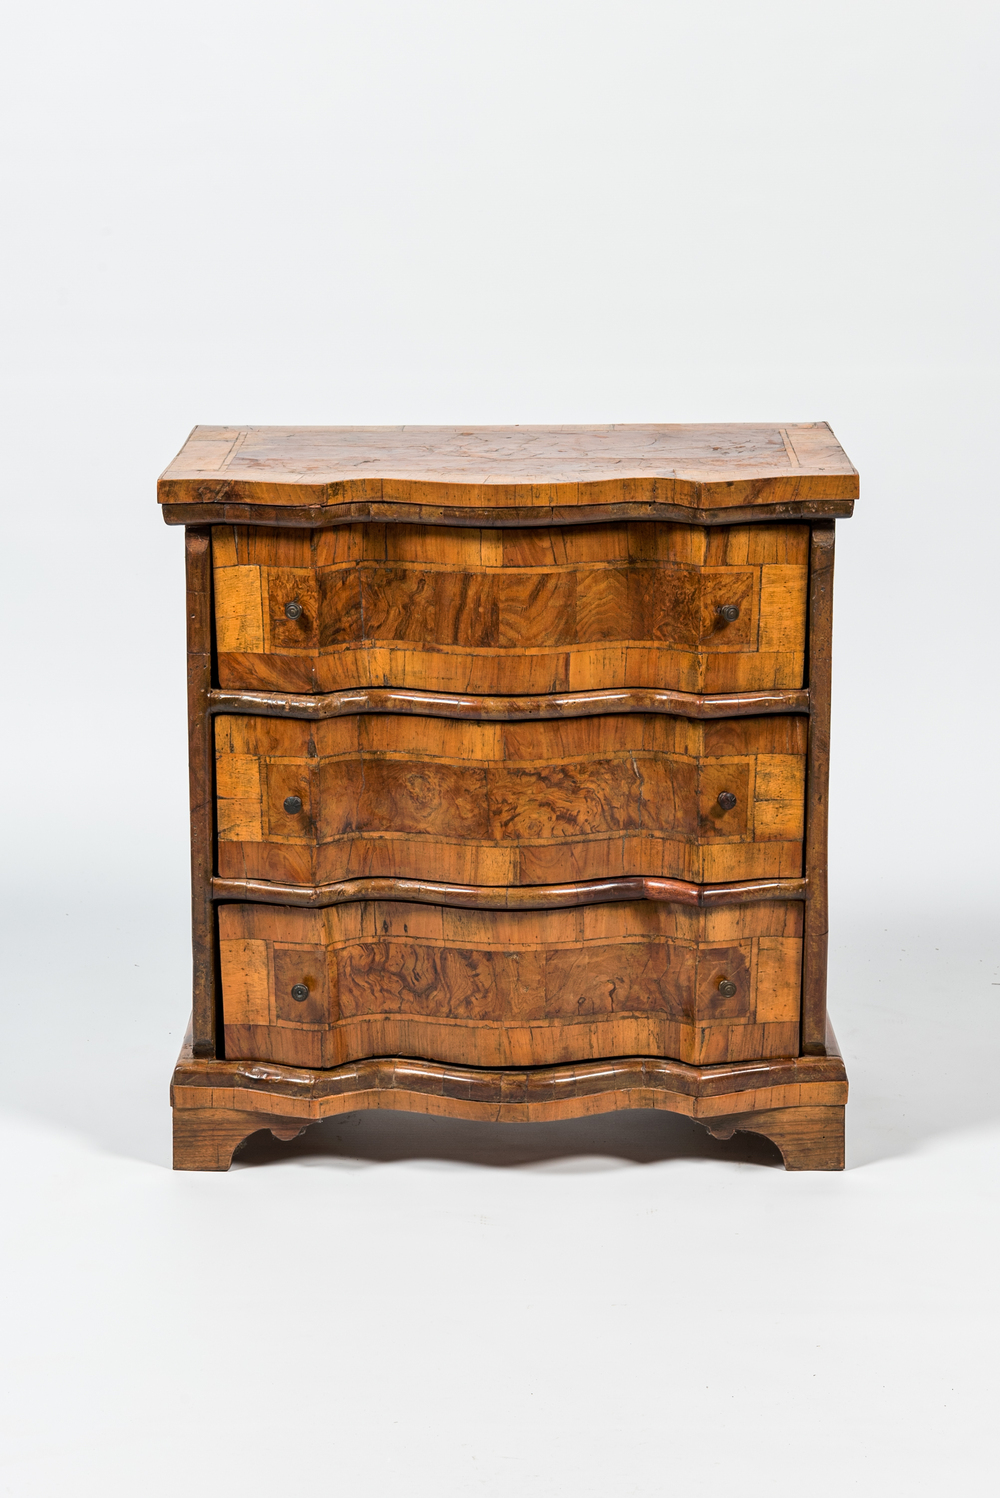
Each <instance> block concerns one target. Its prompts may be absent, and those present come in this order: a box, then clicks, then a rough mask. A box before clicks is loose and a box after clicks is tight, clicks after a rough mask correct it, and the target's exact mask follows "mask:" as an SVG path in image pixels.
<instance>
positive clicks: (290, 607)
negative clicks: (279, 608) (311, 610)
mask: <svg viewBox="0 0 1000 1498" xmlns="http://www.w3.org/2000/svg"><path fill="white" fill-rule="evenodd" d="M285 617H286V618H288V619H301V618H302V605H301V603H297V602H295V601H293V602H292V603H286V604H285Z"/></svg>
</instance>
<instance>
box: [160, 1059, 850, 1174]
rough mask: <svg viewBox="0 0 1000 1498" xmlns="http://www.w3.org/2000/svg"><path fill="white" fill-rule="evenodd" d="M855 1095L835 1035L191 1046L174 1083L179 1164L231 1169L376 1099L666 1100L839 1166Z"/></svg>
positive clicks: (550, 1113)
mask: <svg viewBox="0 0 1000 1498" xmlns="http://www.w3.org/2000/svg"><path fill="white" fill-rule="evenodd" d="M846 1101H847V1078H846V1073H845V1071H844V1067H843V1062H842V1061H841V1060H840V1056H839V1054H838V1053H837V1051H836V1046H835V1044H831V1046H830V1047H829V1053H828V1055H826V1056H824V1057H799V1058H792V1059H782V1060H776V1061H757V1062H753V1063H750V1064H743V1065H740V1064H736V1065H731V1066H712V1067H696V1066H689V1065H685V1064H683V1063H680V1062H675V1061H666V1060H659V1059H655V1058H652V1057H623V1058H619V1059H611V1060H602V1061H599V1062H591V1063H586V1062H585V1063H581V1064H578V1065H574V1066H562V1067H533V1068H530V1069H528V1070H515V1069H506V1070H502V1071H496V1070H484V1069H474V1068H471V1067H464V1066H448V1065H443V1064H441V1063H437V1062H432V1061H410V1060H406V1059H404V1058H398V1057H389V1058H380V1059H377V1060H364V1061H359V1062H353V1063H349V1064H347V1065H346V1066H341V1067H337V1068H335V1069H330V1070H322V1071H319V1070H311V1069H305V1068H293V1067H288V1066H279V1065H272V1064H262V1063H260V1062H252V1063H247V1062H242V1061H232V1060H230V1061H203V1060H198V1059H196V1058H194V1057H193V1056H192V1054H191V1051H190V1047H189V1046H185V1048H184V1049H183V1050H182V1052H181V1055H180V1058H179V1060H178V1063H177V1068H176V1070H175V1072H174V1078H173V1085H172V1087H171V1102H172V1104H173V1107H174V1130H175V1134H174V1138H175V1166H176V1168H177V1169H188V1170H205V1169H209V1170H225V1169H227V1168H228V1165H229V1162H230V1160H231V1159H232V1154H233V1150H234V1149H235V1148H236V1147H237V1146H238V1145H239V1143H241V1142H242V1140H243V1139H244V1138H246V1137H247V1135H249V1134H251V1133H253V1132H254V1131H255V1130H258V1129H263V1128H270V1129H271V1130H272V1132H273V1133H275V1134H276V1135H277V1136H278V1137H279V1138H285V1139H287V1138H292V1137H294V1136H295V1135H296V1134H298V1133H300V1132H301V1130H302V1129H303V1128H305V1127H308V1125H310V1124H312V1123H316V1122H319V1121H320V1120H322V1119H324V1118H330V1117H335V1116H336V1115H338V1114H340V1113H346V1112H354V1111H357V1110H361V1109H369V1108H391V1109H404V1110H406V1111H408V1112H418V1113H429V1114H436V1115H439V1116H443V1117H451V1118H467V1119H478V1120H483V1121H488V1122H498V1123H515V1122H516V1123H522V1122H524V1123H538V1122H550V1121H552V1120H555V1119H562V1118H579V1117H584V1116H588V1115H594V1114H598V1113H605V1112H611V1111H616V1110H618V1109H624V1108H660V1109H665V1110H667V1111H669V1112H673V1113H678V1114H681V1115H683V1116H685V1117H688V1118H692V1119H695V1120H697V1121H698V1122H699V1123H702V1124H704V1125H705V1127H706V1128H708V1129H709V1130H710V1131H711V1132H713V1133H715V1134H717V1135H721V1136H722V1137H727V1136H728V1134H729V1133H730V1132H731V1131H732V1129H733V1128H740V1129H749V1130H751V1131H755V1132H758V1133H763V1134H765V1135H766V1136H767V1137H768V1138H772V1139H774V1140H775V1142H776V1143H778V1145H779V1148H781V1149H782V1152H783V1154H784V1158H785V1164H786V1167H787V1168H790V1169H839V1168H842V1165H843V1113H844V1104H845V1102H846ZM819 1110H822V1112H820V1111H819Z"/></svg>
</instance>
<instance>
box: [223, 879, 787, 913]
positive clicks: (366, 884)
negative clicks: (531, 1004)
mask: <svg viewBox="0 0 1000 1498" xmlns="http://www.w3.org/2000/svg"><path fill="white" fill-rule="evenodd" d="M212 893H213V897H214V898H215V899H216V900H241V901H249V902H251V903H253V904H259V905H296V906H304V907H306V908H308V909H318V908H322V907H325V906H328V905H342V904H346V903H348V902H350V901H356V900H402V901H404V902H407V903H411V904H421V905H450V906H459V907H462V908H465V909H473V910H559V909H563V908H565V907H572V906H576V905H605V904H608V903H610V902H612V901H618V900H659V901H663V902H665V903H668V904H675V905H695V906H698V907H700V908H702V909H712V908H715V907H718V906H720V905H747V904H750V903H751V902H753V901H757V900H805V899H806V897H807V889H806V880H805V879H746V880H741V881H740V882H739V883H735V884H691V883H689V882H688V881H687V880H684V879H651V878H634V879H591V880H586V881H582V882H580V883H578V884H547V885H531V886H527V887H520V888H519V887H517V886H499V887H495V886H483V885H478V886H477V885H462V884H435V883H432V882H431V881H429V880H422V879H342V880H339V881H338V882H337V883H335V884H317V885H302V884H275V883H271V882H269V881H267V880H264V879H219V878H215V879H213V880H212Z"/></svg>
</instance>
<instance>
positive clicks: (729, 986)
mask: <svg viewBox="0 0 1000 1498" xmlns="http://www.w3.org/2000/svg"><path fill="white" fill-rule="evenodd" d="M294 992H295V989H294V988H293V989H292V993H294ZM719 992H720V993H721V995H722V997H723V998H724V999H731V998H732V997H733V995H734V994H735V992H736V984H735V983H731V982H730V981H729V979H728V978H723V979H722V981H721V983H720V984H719Z"/></svg>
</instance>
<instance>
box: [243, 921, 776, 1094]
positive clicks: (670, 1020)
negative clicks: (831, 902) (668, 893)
mask: <svg viewBox="0 0 1000 1498" xmlns="http://www.w3.org/2000/svg"><path fill="white" fill-rule="evenodd" d="M219 932H220V961H221V971H222V997H223V1011H224V1016H225V1046H226V1055H227V1056H228V1057H230V1058H241V1059H247V1060H254V1059H260V1060H266V1061H272V1062H278V1063H283V1064H288V1065H301V1066H319V1067H326V1066H338V1065H341V1064H342V1063H344V1062H346V1061H352V1060H358V1059H361V1058H362V1057H366V1056H380V1055H409V1056H431V1057H434V1058H436V1059H437V1060H439V1061H444V1062H454V1063H456V1064H465V1065H470V1066H524V1065H534V1066H539V1065H551V1064H556V1063H561V1062H567V1061H585V1060H590V1059H597V1058H601V1057H611V1056H624V1055H645V1056H661V1057H667V1058H671V1059H674V1060H678V1061H685V1062H690V1063H693V1064H697V1065H705V1064H714V1063H719V1062H725V1061H746V1060H754V1059H759V1058H773V1057H779V1056H794V1055H796V1054H797V1052H798V1039H799V1001H800V988H801V963H802V940H801V933H802V907H801V905H799V904H797V903H795V902H788V903H787V904H785V903H761V904H756V905H744V906H736V907H728V908H724V909H721V910H701V909H690V908H685V907H683V906H672V905H664V904H659V903H656V902H652V901H645V900H640V901H635V902H634V903H628V904H621V905H603V906H591V907H587V908H582V909H578V910H558V911H518V912H510V911H478V910H457V909H449V908H441V907H434V906H420V905H411V904H399V903H391V902H382V901H372V902H369V903H365V904H358V905H340V906H334V907H330V908H327V909H323V910H298V909H292V908H282V907H280V906H263V905H235V904H234V905H228V906H223V907H222V908H221V909H220V911H219Z"/></svg>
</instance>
